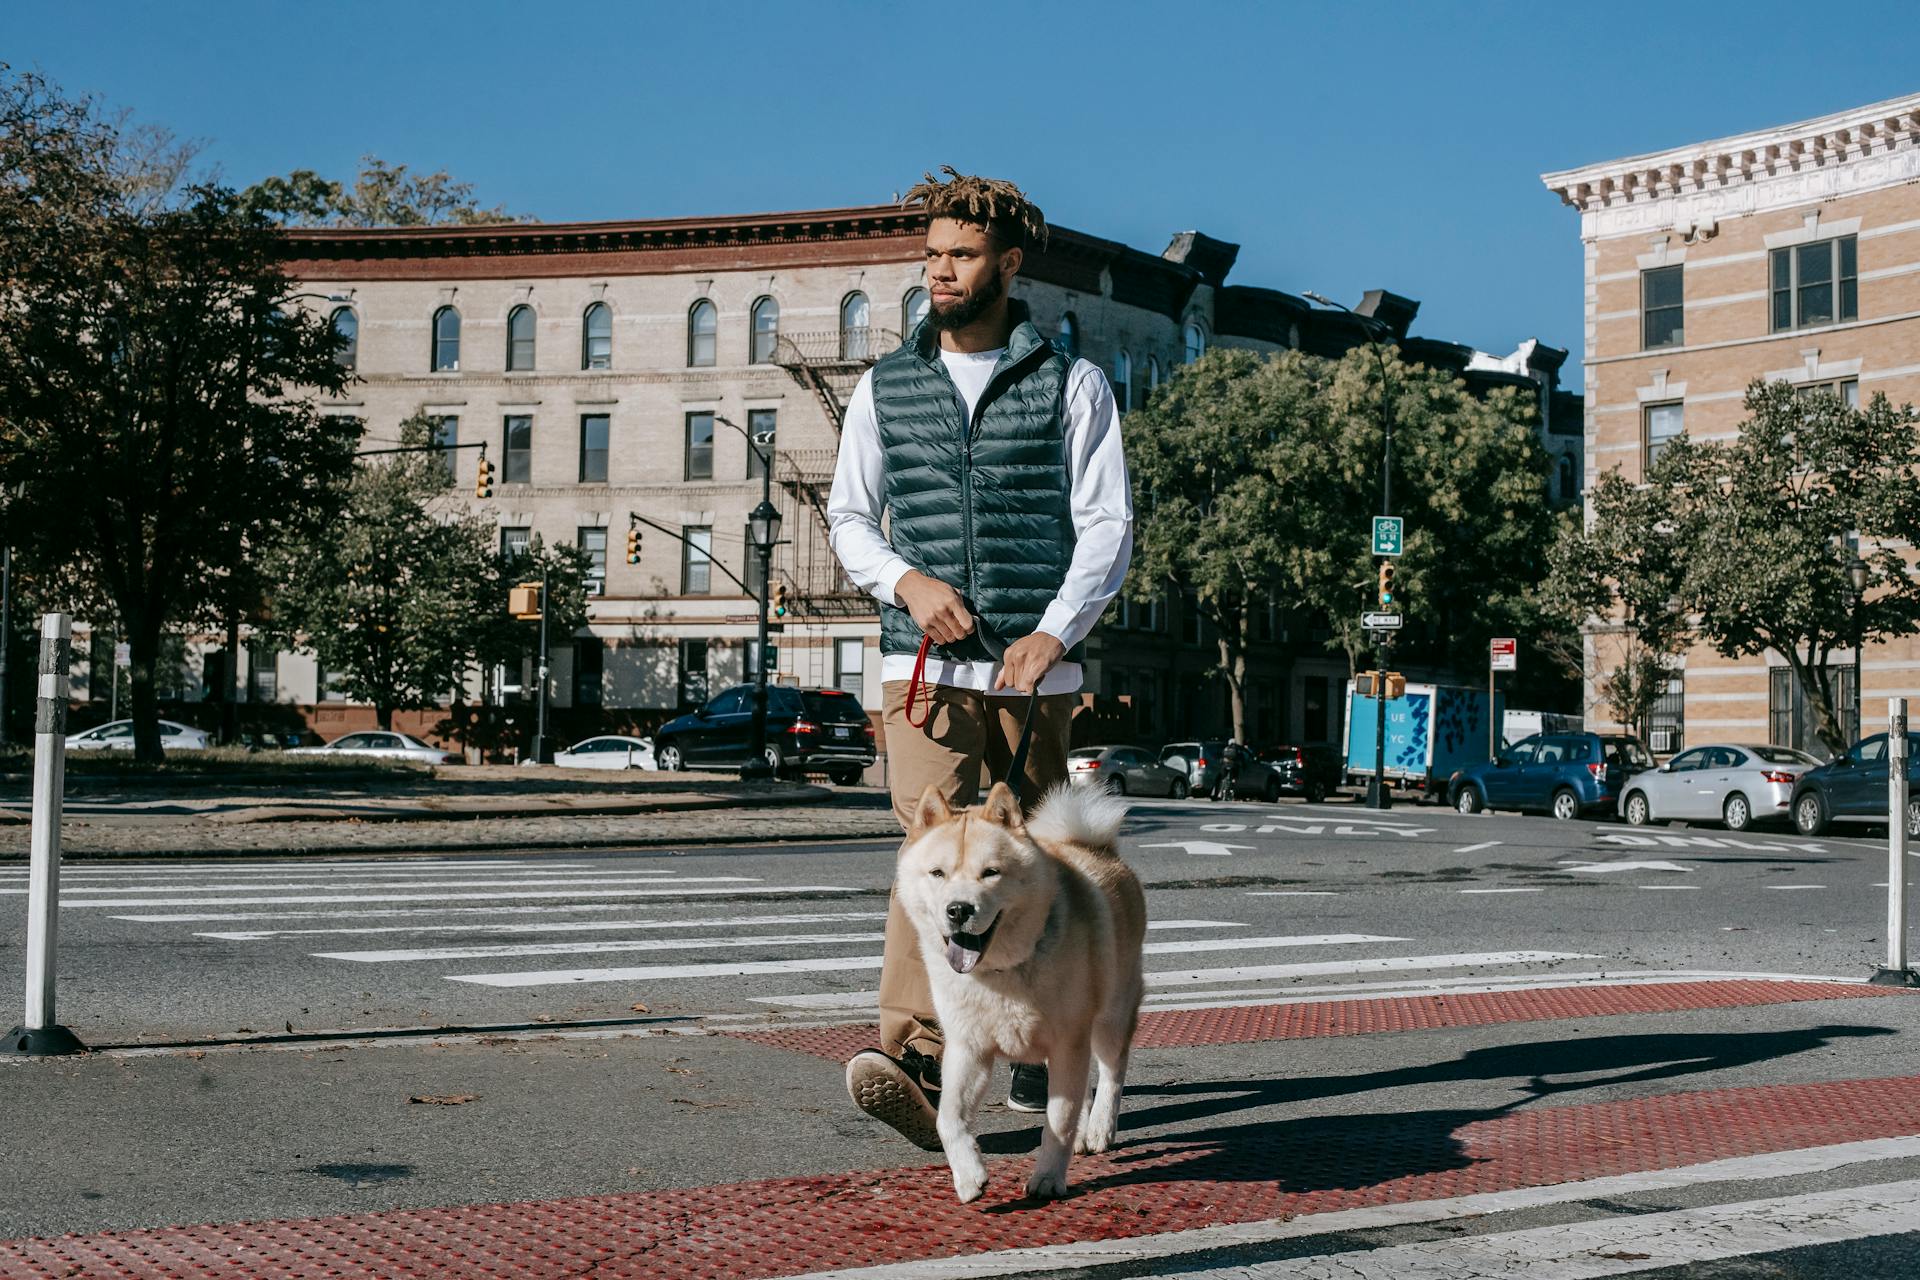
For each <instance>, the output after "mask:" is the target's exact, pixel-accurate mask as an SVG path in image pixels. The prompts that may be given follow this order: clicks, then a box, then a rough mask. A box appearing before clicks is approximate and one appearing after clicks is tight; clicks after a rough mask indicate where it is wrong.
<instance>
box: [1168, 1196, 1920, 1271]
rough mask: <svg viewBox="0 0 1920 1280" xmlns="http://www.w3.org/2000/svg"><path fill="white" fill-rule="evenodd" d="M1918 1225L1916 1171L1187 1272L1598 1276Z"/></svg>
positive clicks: (1892, 1232) (1886, 1232)
mask: <svg viewBox="0 0 1920 1280" xmlns="http://www.w3.org/2000/svg"><path fill="white" fill-rule="evenodd" d="M1917 1229H1920V1179H1910V1180H1908V1181H1905V1182H1883V1183H1878V1184H1876V1185H1873V1186H1866V1187H1848V1188H1845V1189H1842V1190H1836V1191H1813V1192H1808V1193H1806V1194H1804V1195H1797V1196H1774V1197H1772V1198H1770V1199H1766V1200H1748V1201H1745V1202H1744V1203H1740V1204H1716V1205H1708V1206H1705V1207H1703V1208H1699V1209H1676V1210H1670V1211H1668V1212H1666V1213H1643V1214H1635V1215H1632V1216H1629V1217H1620V1216H1619V1215H1616V1214H1609V1215H1608V1216H1606V1217H1604V1218H1596V1219H1593V1220H1590V1221H1586V1222H1568V1223H1562V1224H1560V1225H1558V1226H1552V1227H1535V1228H1533V1229H1532V1230H1529V1231H1502V1232H1497V1233H1493V1234H1488V1235H1478V1236H1464V1237H1460V1238H1457V1239H1453V1240H1431V1241H1427V1242H1425V1243H1422V1244H1396V1245H1386V1246H1384V1247H1382V1248H1378V1249H1362V1250H1352V1251H1342V1252H1339V1253H1334V1254H1326V1255H1321V1256H1318V1257H1307V1258H1288V1259H1285V1260H1281V1261H1273V1262H1262V1263H1256V1264H1254V1265H1252V1266H1236V1267H1233V1268H1231V1269H1228V1268H1214V1267H1209V1268H1207V1269H1206V1270H1204V1271H1187V1272H1185V1273H1184V1274H1185V1275H1186V1276H1187V1277H1188V1278H1189V1280H1281V1278H1282V1277H1285V1278H1286V1280H1304V1278H1307V1277H1314V1276H1329V1277H1330V1276H1336V1275H1337V1276H1339V1277H1341V1280H1406V1278H1407V1277H1410V1276H1419V1277H1421V1280H1451V1278H1452V1277H1459V1278H1460V1280H1468V1278H1469V1277H1474V1278H1477V1277H1483V1276H1525V1277H1527V1280H1598V1277H1602V1276H1621V1275H1631V1274H1633V1273H1635V1272H1641V1271H1655V1270H1664V1269H1666V1268H1668V1267H1677V1266H1681V1265H1684V1264H1686V1263H1690V1262H1711V1261H1714V1260H1716V1259H1721V1258H1746V1257H1752V1256H1753V1255H1754V1254H1761V1253H1776V1252H1779V1251H1780V1250H1783V1249H1799V1248H1805V1247H1807V1246H1809V1245H1825V1244H1836V1243H1838V1242H1840V1241H1843V1240H1864V1239H1869V1238H1871V1237H1875V1236H1890V1235H1901V1234H1904V1233H1906V1232H1908V1231H1914V1230H1917Z"/></svg>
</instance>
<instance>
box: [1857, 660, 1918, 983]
mask: <svg viewBox="0 0 1920 1280" xmlns="http://www.w3.org/2000/svg"><path fill="white" fill-rule="evenodd" d="M1909 747H1910V744H1909V742H1908V739H1907V700H1906V699H1905V698H1888V699H1887V965H1886V968H1884V969H1881V970H1879V971H1878V972H1876V973H1875V974H1874V975H1873V977H1872V978H1870V979H1868V981H1870V982H1873V983H1875V984H1877V985H1879V986H1887V987H1915V986H1920V974H1916V973H1915V972H1914V971H1913V970H1912V969H1911V968H1909V967H1908V965H1907V796H1908V788H1907V768H1908V754H1909Z"/></svg>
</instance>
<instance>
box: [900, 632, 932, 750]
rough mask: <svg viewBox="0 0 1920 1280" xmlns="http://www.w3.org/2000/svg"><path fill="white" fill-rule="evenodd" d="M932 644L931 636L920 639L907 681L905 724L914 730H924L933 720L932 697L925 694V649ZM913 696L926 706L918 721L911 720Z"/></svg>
mask: <svg viewBox="0 0 1920 1280" xmlns="http://www.w3.org/2000/svg"><path fill="white" fill-rule="evenodd" d="M932 644H933V637H932V636H926V635H923V636H921V637H920V652H919V653H918V654H917V655H915V657H914V659H913V675H912V676H911V677H910V678H909V679H908V680H907V709H906V716H907V723H908V724H910V725H912V726H913V727H914V728H916V729H924V728H926V727H927V721H929V720H931V719H933V695H932V694H930V693H926V692H925V689H926V687H927V649H928V648H929V647H930V646H931V645H932ZM915 695H919V696H920V697H921V698H923V699H924V700H925V702H926V704H927V707H926V710H924V711H922V712H921V713H920V718H919V719H918V720H915V719H914V718H913V700H914V697H915Z"/></svg>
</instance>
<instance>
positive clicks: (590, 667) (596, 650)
mask: <svg viewBox="0 0 1920 1280" xmlns="http://www.w3.org/2000/svg"><path fill="white" fill-rule="evenodd" d="M601 532H603V533H604V532H605V530H602V531H601ZM606 667H607V646H606V643H605V642H604V641H602V640H600V639H599V638H597V637H589V638H587V639H585V640H576V641H574V649H573V705H574V706H576V707H597V706H599V705H600V702H601V698H602V676H603V675H604V673H605V672H606Z"/></svg>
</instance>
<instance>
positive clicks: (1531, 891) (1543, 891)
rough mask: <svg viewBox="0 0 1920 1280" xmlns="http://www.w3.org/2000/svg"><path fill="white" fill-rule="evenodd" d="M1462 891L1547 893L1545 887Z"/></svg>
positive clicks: (1468, 890) (1470, 890)
mask: <svg viewBox="0 0 1920 1280" xmlns="http://www.w3.org/2000/svg"><path fill="white" fill-rule="evenodd" d="M1460 892H1461V893H1545V892H1546V890H1545V889H1462V890H1460Z"/></svg>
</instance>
